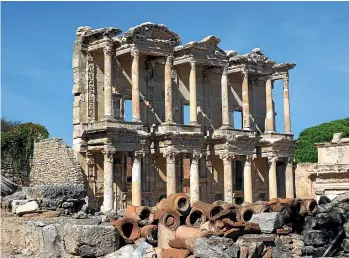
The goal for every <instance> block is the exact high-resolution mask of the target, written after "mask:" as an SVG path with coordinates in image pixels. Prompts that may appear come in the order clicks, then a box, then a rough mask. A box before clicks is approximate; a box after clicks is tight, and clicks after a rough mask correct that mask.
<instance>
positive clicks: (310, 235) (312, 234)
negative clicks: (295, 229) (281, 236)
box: [303, 230, 331, 246]
mask: <svg viewBox="0 0 349 258" xmlns="http://www.w3.org/2000/svg"><path fill="white" fill-rule="evenodd" d="M303 237H304V244H305V245H311V246H321V245H325V244H328V243H329V242H330V240H331V239H330V237H329V235H328V234H327V232H326V231H321V230H309V231H308V232H306V234H304V236H303Z"/></svg>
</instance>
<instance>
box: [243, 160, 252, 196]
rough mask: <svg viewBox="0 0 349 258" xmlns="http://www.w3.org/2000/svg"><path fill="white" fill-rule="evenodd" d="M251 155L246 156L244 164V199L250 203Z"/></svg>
mask: <svg viewBox="0 0 349 258" xmlns="http://www.w3.org/2000/svg"><path fill="white" fill-rule="evenodd" d="M251 162H252V157H251V156H246V159H245V165H244V201H245V202H249V203H252V171H251V166H252V164H251Z"/></svg>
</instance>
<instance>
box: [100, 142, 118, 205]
mask: <svg viewBox="0 0 349 258" xmlns="http://www.w3.org/2000/svg"><path fill="white" fill-rule="evenodd" d="M114 154H115V150H114V149H113V148H112V147H104V150H103V155H104V167H103V170H104V171H103V177H104V178H103V179H104V192H103V195H104V200H103V206H102V211H109V210H113V209H114V165H113V160H114Z"/></svg>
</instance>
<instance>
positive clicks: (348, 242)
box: [342, 238, 349, 252]
mask: <svg viewBox="0 0 349 258" xmlns="http://www.w3.org/2000/svg"><path fill="white" fill-rule="evenodd" d="M342 247H343V249H344V251H345V252H349V239H348V238H346V239H344V240H343V244H342Z"/></svg>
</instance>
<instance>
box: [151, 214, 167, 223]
mask: <svg viewBox="0 0 349 258" xmlns="http://www.w3.org/2000/svg"><path fill="white" fill-rule="evenodd" d="M164 213H165V211H155V212H154V213H153V216H152V221H151V222H150V223H152V224H154V225H156V224H158V223H159V221H160V219H161V217H162V216H163V215H164Z"/></svg>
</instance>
